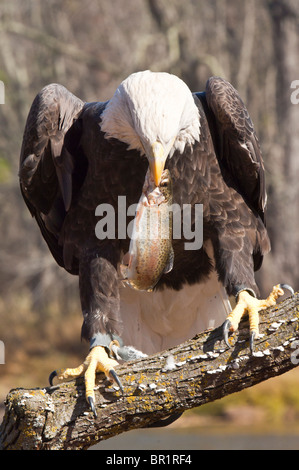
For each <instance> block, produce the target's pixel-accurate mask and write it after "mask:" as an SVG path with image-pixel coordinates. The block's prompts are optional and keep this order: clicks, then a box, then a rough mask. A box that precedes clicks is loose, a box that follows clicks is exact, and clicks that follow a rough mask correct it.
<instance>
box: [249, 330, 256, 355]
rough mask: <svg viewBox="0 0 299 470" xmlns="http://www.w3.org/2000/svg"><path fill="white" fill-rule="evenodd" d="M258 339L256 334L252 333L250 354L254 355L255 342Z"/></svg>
mask: <svg viewBox="0 0 299 470" xmlns="http://www.w3.org/2000/svg"><path fill="white" fill-rule="evenodd" d="M255 338H256V332H255V331H252V332H251V334H250V352H251V354H253V353H254V340H255Z"/></svg>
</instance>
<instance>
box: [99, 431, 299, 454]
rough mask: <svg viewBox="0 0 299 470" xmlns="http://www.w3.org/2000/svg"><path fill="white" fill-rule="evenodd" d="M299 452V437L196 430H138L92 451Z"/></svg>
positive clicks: (112, 439) (106, 442)
mask: <svg viewBox="0 0 299 470" xmlns="http://www.w3.org/2000/svg"><path fill="white" fill-rule="evenodd" d="M128 449H130V450H299V434H298V435H297V434H295V435H293V434H260V433H258V434H243V433H242V434H226V433H225V432H223V433H221V432H219V431H218V432H217V433H215V434H214V433H210V432H209V433H208V434H204V431H203V430H202V429H200V431H198V430H196V429H192V430H161V429H156V430H155V429H150V430H134V431H129V432H126V433H124V434H121V435H119V436H116V437H113V438H110V439H108V440H106V441H103V442H101V443H100V444H97V445H96V446H93V447H92V448H91V450H128Z"/></svg>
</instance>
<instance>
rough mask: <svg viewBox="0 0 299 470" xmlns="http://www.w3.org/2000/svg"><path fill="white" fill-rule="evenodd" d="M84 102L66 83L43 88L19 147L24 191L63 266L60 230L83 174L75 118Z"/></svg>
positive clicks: (47, 240)
mask: <svg viewBox="0 0 299 470" xmlns="http://www.w3.org/2000/svg"><path fill="white" fill-rule="evenodd" d="M83 106H84V103H83V101H81V100H80V99H79V98H77V97H76V96H74V95H73V94H72V93H70V92H69V91H68V90H67V89H66V88H65V87H63V86H62V85H58V84H51V85H48V86H46V87H45V88H43V89H42V90H41V91H40V93H38V95H37V96H36V98H35V99H34V101H33V103H32V106H31V109H30V112H29V115H28V118H27V122H26V126H25V131H24V136H23V144H22V149H21V156H20V169H19V178H20V186H21V192H22V195H23V197H24V200H25V202H26V204H27V206H28V208H29V210H30V212H31V214H32V216H33V217H35V219H36V220H37V223H38V225H39V227H40V230H41V232H42V234H43V237H44V238H45V240H46V242H47V244H48V246H49V248H50V250H51V252H52V254H53V256H54V258H55V260H56V261H57V263H58V264H59V265H60V266H64V263H63V251H62V247H61V246H60V244H59V234H60V230H61V227H62V224H63V221H64V218H65V215H66V213H67V211H68V210H69V207H70V205H71V201H72V198H73V197H74V193H75V192H76V190H77V187H78V185H80V181H79V180H80V178H81V177H82V174H83V173H84V162H81V161H76V158H75V155H76V149H77V147H78V145H79V140H80V129H79V128H78V126H77V127H76V119H77V117H78V116H79V114H80V112H81V110H82V108H83ZM76 175H77V177H76ZM80 175H81V176H80ZM77 269H78V268H77V267H75V266H74V267H73V268H72V269H71V270H70V271H71V272H74V273H76V272H77Z"/></svg>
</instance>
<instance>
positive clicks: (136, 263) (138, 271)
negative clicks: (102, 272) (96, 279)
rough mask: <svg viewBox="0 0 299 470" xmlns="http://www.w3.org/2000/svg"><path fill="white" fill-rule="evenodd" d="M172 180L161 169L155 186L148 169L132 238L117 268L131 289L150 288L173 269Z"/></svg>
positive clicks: (149, 289)
mask: <svg viewBox="0 0 299 470" xmlns="http://www.w3.org/2000/svg"><path fill="white" fill-rule="evenodd" d="M171 206H172V182H171V178H170V173H169V171H168V170H164V171H163V173H162V177H161V182H160V185H159V186H158V187H155V184H154V181H153V180H152V178H151V175H150V172H149V171H148V172H147V174H146V177H145V182H144V186H143V188H142V194H141V197H140V199H139V202H138V204H137V209H136V214H135V219H134V225H133V231H132V238H131V242H130V247H129V251H128V253H127V254H126V255H125V256H124V258H123V264H122V265H121V266H120V271H121V274H122V276H123V281H124V282H125V283H126V284H128V285H129V286H131V287H132V288H134V289H138V290H145V291H149V292H150V291H152V290H153V288H154V286H155V285H156V284H157V282H158V281H159V279H160V277H161V276H162V274H163V273H167V272H169V271H171V270H172V267H173V258H174V256H173V249H172V244H171V241H172V212H171V210H170V209H171Z"/></svg>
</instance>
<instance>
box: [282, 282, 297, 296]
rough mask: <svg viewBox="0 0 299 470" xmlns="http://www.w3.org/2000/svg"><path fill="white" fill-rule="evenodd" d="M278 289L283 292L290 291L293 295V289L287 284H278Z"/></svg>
mask: <svg viewBox="0 0 299 470" xmlns="http://www.w3.org/2000/svg"><path fill="white" fill-rule="evenodd" d="M279 287H280V288H281V289H283V290H285V289H286V290H288V291H290V292H291V295H292V296H293V295H295V292H294V289H293V287H291V286H289V284H279Z"/></svg>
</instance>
